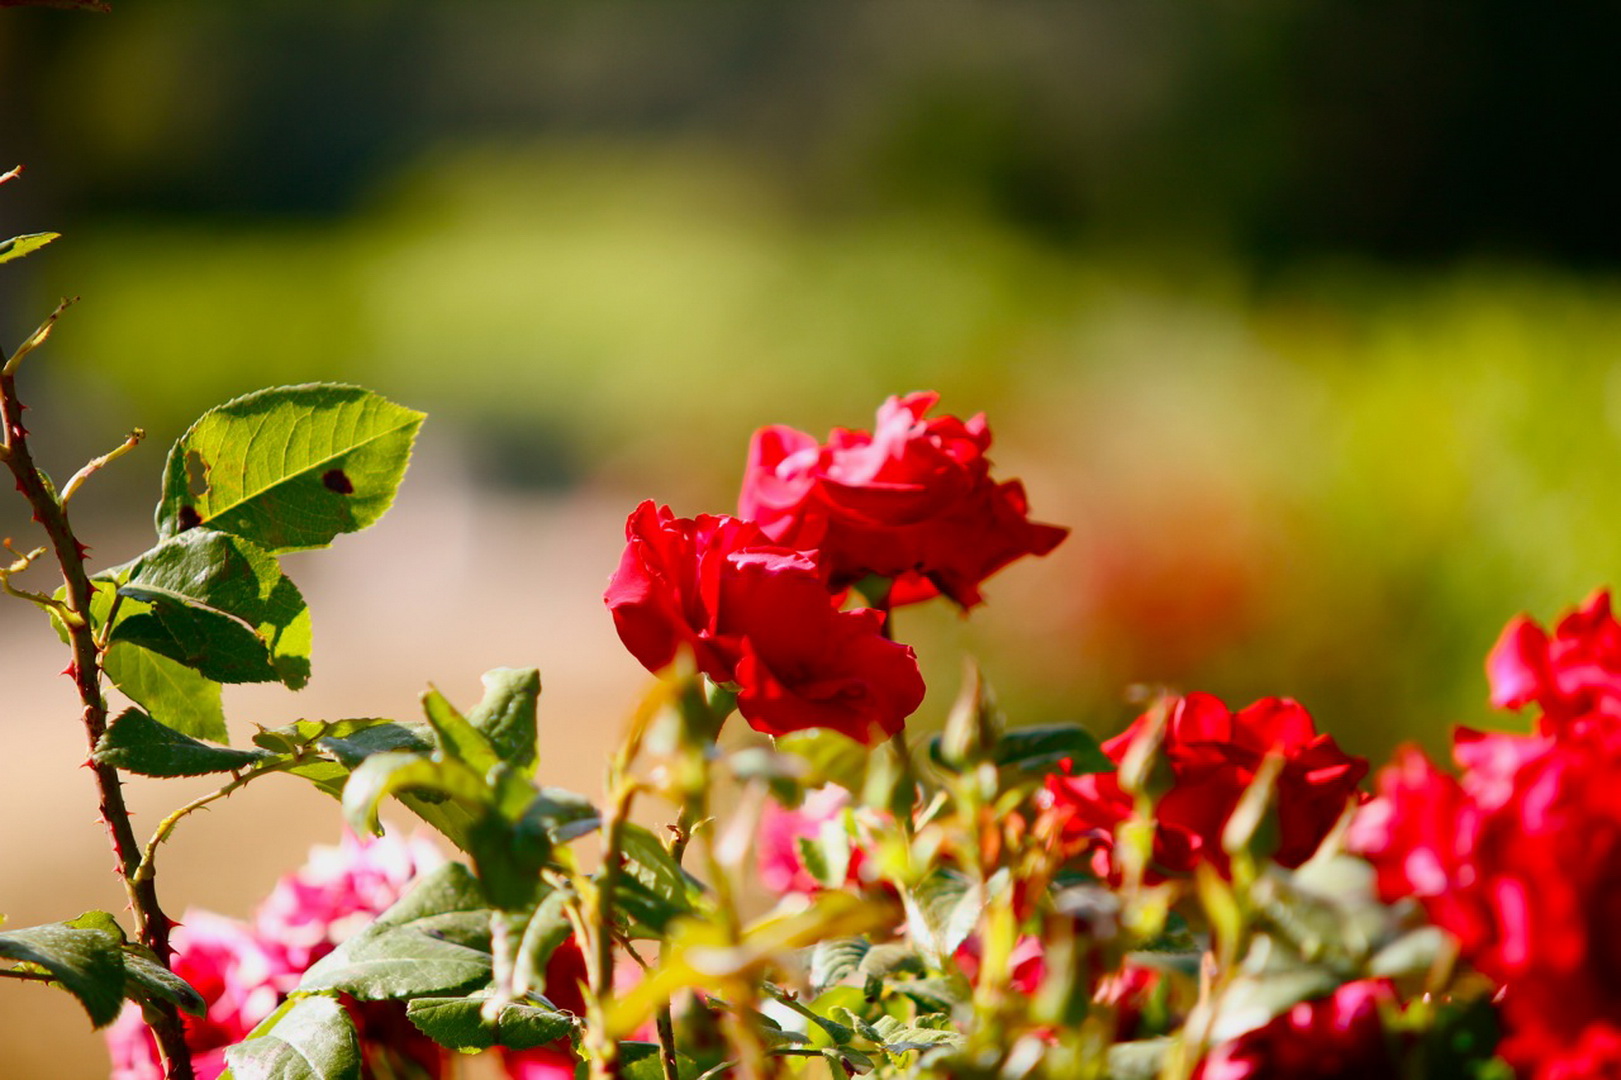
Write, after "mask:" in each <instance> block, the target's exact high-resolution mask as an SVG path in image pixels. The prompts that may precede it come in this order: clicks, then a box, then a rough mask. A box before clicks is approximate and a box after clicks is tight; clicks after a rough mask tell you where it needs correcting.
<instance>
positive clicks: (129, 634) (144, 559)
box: [113, 529, 310, 690]
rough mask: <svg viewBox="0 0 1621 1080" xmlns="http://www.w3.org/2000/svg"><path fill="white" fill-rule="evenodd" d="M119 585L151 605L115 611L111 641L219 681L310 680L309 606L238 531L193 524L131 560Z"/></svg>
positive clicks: (124, 593)
mask: <svg viewBox="0 0 1621 1080" xmlns="http://www.w3.org/2000/svg"><path fill="white" fill-rule="evenodd" d="M118 592H119V595H121V596H123V597H125V598H126V601H128V600H137V601H140V602H142V603H144V604H148V605H150V610H149V611H146V612H143V613H140V614H133V615H127V616H125V617H123V618H120V619H119V621H118V624H117V626H115V627H114V628H113V640H115V641H127V642H130V643H132V644H135V645H140V646H142V647H144V648H147V649H151V650H152V651H153V652H155V653H158V654H160V655H163V656H167V657H168V658H169V659H171V660H177V661H179V662H180V663H182V664H185V665H186V666H187V667H190V668H195V669H196V670H197V671H198V672H200V673H201V674H202V675H204V676H206V677H207V678H210V679H213V680H215V681H217V682H274V681H280V682H283V683H285V684H287V685H288V686H290V687H292V688H293V689H295V690H296V689H298V688H299V687H301V686H303V685H304V683H305V682H307V681H308V680H309V674H310V615H309V608H308V607H307V606H306V605H305V603H304V598H303V596H301V595H300V594H299V591H298V587H297V586H295V585H294V584H293V582H292V580H291V579H290V578H288V577H287V576H286V575H285V574H283V573H282V572H281V567H279V566H278V565H277V564H276V560H275V559H274V558H272V557H271V556H270V555H269V554H268V553H267V552H265V551H264V550H263V549H261V548H259V547H258V546H257V545H255V544H252V543H250V542H248V541H246V540H243V539H241V538H240V537H235V536H228V535H226V534H225V533H220V532H214V531H211V530H208V529H193V530H190V531H188V532H185V533H183V534H181V535H180V536H177V537H175V538H173V539H171V540H168V541H165V542H164V543H162V544H159V545H158V546H157V547H155V548H153V549H152V550H151V551H148V552H147V553H146V554H145V555H143V556H141V558H140V559H139V560H137V561H136V562H135V564H134V566H133V567H132V568H131V569H130V572H129V576H128V579H127V580H126V581H125V582H124V583H123V584H122V585H120V586H119V589H118Z"/></svg>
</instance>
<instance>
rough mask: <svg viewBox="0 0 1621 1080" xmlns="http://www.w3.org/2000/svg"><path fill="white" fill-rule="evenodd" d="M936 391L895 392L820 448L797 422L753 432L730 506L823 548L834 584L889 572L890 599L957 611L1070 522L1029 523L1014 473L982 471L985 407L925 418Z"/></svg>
mask: <svg viewBox="0 0 1621 1080" xmlns="http://www.w3.org/2000/svg"><path fill="white" fill-rule="evenodd" d="M938 400H939V395H937V394H932V393H920V394H909V395H907V396H906V397H904V398H896V397H892V398H890V399H889V400H888V401H886V402H884V404H883V406H882V407H880V408H879V410H878V419H877V423H876V424H875V425H874V428H873V431H872V433H871V434H868V433H867V432H864V431H847V430H845V429H843V428H836V429H834V431H833V432H832V434H831V435H830V436H829V437H828V441H827V443H826V444H825V445H820V444H818V443H817V442H816V440H815V438H813V437H812V436H810V435H807V434H805V433H804V432H801V431H796V430H794V429H793V428H789V427H783V426H780V425H778V426H773V427H767V428H762V429H761V430H759V431H758V432H756V433H755V435H754V440H753V442H752V443H751V445H750V447H749V460H748V467H747V469H746V471H745V473H744V476H743V491H742V494H741V496H740V497H739V499H738V513H739V514H740V515H741V516H743V517H745V518H749V519H751V520H753V521H757V522H759V524H760V526H761V527H762V528H763V529H765V531H766V532H767V533H768V534H770V536H771V537H772V538H773V539H774V540H776V541H778V542H780V543H784V544H789V545H791V546H793V547H806V548H808V547H814V548H818V549H820V550H821V552H822V558H823V561H824V563H825V564H826V565H827V566H828V567H829V569H830V571H831V574H832V584H833V587H834V588H844V587H846V586H849V585H852V584H854V583H855V582H857V581H860V580H861V579H862V578H864V577H867V576H868V575H871V574H876V575H879V576H882V577H887V578H892V579H894V586H893V588H892V590H891V593H890V604H891V605H897V604H905V603H912V602H915V601H919V600H927V599H928V598H929V597H932V596H935V595H937V594H939V593H944V594H945V595H946V596H949V597H950V598H951V599H952V600H954V601H956V602H957V603H958V604H960V605H962V606H963V607H965V608H968V607H973V606H974V605H975V604H978V603H979V602H980V600H981V599H982V598H981V596H980V593H979V584H980V582H982V581H984V580H985V579H986V578H987V577H989V576H990V575H991V574H993V573H995V572H996V571H997V570H1000V569H1001V568H1002V567H1004V566H1006V565H1007V564H1008V563H1010V562H1012V561H1013V560H1015V559H1017V558H1019V557H1020V556H1023V555H1045V554H1047V552H1049V551H1051V550H1052V549H1053V548H1054V547H1056V546H1057V545H1058V542H1059V541H1060V540H1062V539H1063V538H1064V537H1065V536H1066V535H1067V534H1068V531H1069V530H1067V529H1061V528H1058V527H1056V526H1053V525H1042V524H1038V523H1036V522H1032V521H1030V520H1029V517H1028V512H1029V507H1028V504H1027V503H1026V500H1025V495H1024V488H1023V487H1022V486H1021V485H1020V484H1019V483H1018V481H1007V482H1004V483H998V482H996V481H994V480H992V479H991V477H990V462H989V461H988V460H986V458H985V450H986V448H988V447H989V446H990V443H991V433H990V429H989V428H987V427H986V424H985V418H984V416H983V415H980V416H975V417H974V418H972V419H971V420H968V421H966V422H965V421H963V420H959V419H958V418H956V417H954V416H940V417H935V418H933V419H930V420H925V419H924V414H925V413H927V412H928V411H929V410H930V409H931V408H933V407H934V404H935V402H936V401H938Z"/></svg>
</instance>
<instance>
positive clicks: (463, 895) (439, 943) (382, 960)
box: [299, 863, 493, 1001]
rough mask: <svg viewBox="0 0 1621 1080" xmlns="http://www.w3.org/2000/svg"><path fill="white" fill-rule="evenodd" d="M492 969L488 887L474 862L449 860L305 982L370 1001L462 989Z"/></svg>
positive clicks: (310, 973) (318, 966)
mask: <svg viewBox="0 0 1621 1080" xmlns="http://www.w3.org/2000/svg"><path fill="white" fill-rule="evenodd" d="M492 970H493V968H492V963H491V957H490V912H489V908H488V906H487V903H486V901H485V899H484V891H483V889H481V888H480V887H479V883H478V879H477V878H475V877H474V876H473V874H472V872H471V871H469V870H468V869H467V867H465V866H463V865H462V864H460V863H447V864H445V865H444V866H442V867H440V868H439V869H437V870H435V871H433V872H432V873H431V874H429V875H427V876H426V877H424V878H422V879H421V880H420V881H418V882H417V884H416V885H415V886H413V887H412V889H411V891H410V892H408V893H406V894H405V895H404V896H402V897H401V898H400V899H399V901H398V902H396V903H395V904H394V906H392V907H390V908H389V909H388V910H387V911H385V912H383V914H382V915H380V916H378V918H377V921H376V922H374V923H372V925H370V926H368V927H367V928H366V929H364V930H362V931H361V932H360V933H358V934H356V935H355V936H354V937H352V938H350V939H349V940H347V941H345V942H344V943H343V944H341V945H339V946H338V947H337V948H336V949H335V950H333V951H332V952H331V953H329V954H327V955H326V956H325V957H323V958H322V959H320V960H319V961H317V962H316V963H315V964H314V965H313V966H312V967H311V968H310V969H309V970H308V971H307V972H305V973H304V978H303V981H302V982H300V983H299V989H300V990H301V991H339V992H342V993H346V994H351V995H353V996H354V997H356V998H359V999H360V1000H362V1001H381V1000H384V999H389V998H402V997H422V996H426V995H430V994H454V993H457V992H459V991H463V990H467V989H470V988H472V987H474V986H478V985H482V984H484V983H487V982H489V980H490V975H491V973H492Z"/></svg>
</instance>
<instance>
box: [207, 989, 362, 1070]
mask: <svg viewBox="0 0 1621 1080" xmlns="http://www.w3.org/2000/svg"><path fill="white" fill-rule="evenodd" d="M225 1060H226V1062H227V1063H228V1064H229V1065H230V1068H229V1069H228V1070H227V1071H226V1073H225V1074H224V1075H223V1076H222V1077H221V1080H225V1078H226V1077H230V1078H232V1080H360V1041H359V1039H358V1038H357V1037H356V1036H355V1026H354V1022H353V1021H352V1020H350V1019H349V1013H348V1011H347V1010H345V1009H344V1007H343V1006H342V1005H340V1004H339V1003H338V1002H337V1001H335V1000H333V999H332V998H329V997H325V996H321V995H316V996H311V997H302V996H300V997H292V998H289V999H288V1000H287V1001H285V1002H284V1003H283V1004H282V1006H281V1007H280V1008H278V1009H277V1010H276V1011H275V1012H273V1013H271V1014H270V1015H269V1016H268V1017H266V1018H265V1019H264V1021H263V1022H262V1023H261V1024H260V1025H259V1026H258V1027H256V1028H254V1029H253V1030H252V1031H251V1032H249V1033H248V1037H247V1038H246V1039H244V1040H243V1041H242V1042H240V1043H237V1044H236V1045H235V1046H233V1047H231V1048H230V1049H228V1050H226V1051H225Z"/></svg>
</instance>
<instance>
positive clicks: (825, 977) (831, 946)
mask: <svg viewBox="0 0 1621 1080" xmlns="http://www.w3.org/2000/svg"><path fill="white" fill-rule="evenodd" d="M871 948H872V943H871V942H869V941H868V940H867V939H866V938H835V939H833V940H831V941H819V942H817V943H816V946H815V947H814V948H812V949H811V956H810V984H811V989H812V990H813V991H815V992H817V993H820V992H821V991H823V990H825V989H826V988H828V987H830V986H833V985H835V984H837V983H841V982H843V981H844V980H845V979H847V978H849V977H850V976H851V975H854V974H855V973H856V969H857V968H858V967H859V966H860V964H861V961H862V959H863V958H864V957H865V956H866V955H867V952H868V951H869V950H870V949H871Z"/></svg>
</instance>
